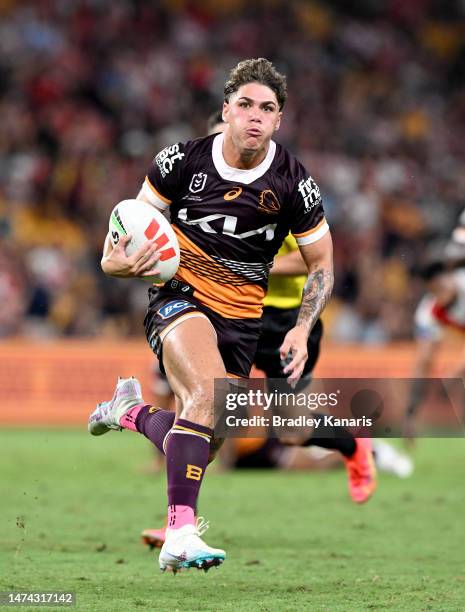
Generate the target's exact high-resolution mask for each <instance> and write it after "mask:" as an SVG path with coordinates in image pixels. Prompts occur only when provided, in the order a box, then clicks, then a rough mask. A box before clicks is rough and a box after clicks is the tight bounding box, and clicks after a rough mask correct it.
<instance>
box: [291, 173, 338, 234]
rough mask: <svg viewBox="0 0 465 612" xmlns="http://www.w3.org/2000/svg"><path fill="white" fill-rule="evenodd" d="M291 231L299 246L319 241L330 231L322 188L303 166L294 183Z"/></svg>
mask: <svg viewBox="0 0 465 612" xmlns="http://www.w3.org/2000/svg"><path fill="white" fill-rule="evenodd" d="M291 206H292V223H291V233H292V235H293V236H294V238H295V239H296V240H297V244H298V245H299V246H303V245H306V244H311V243H312V242H317V240H319V239H320V238H322V237H323V236H324V235H325V234H326V233H327V232H328V231H329V226H328V223H327V222H326V219H325V214H324V210H323V203H322V198H321V194H320V189H319V187H318V185H317V184H316V183H315V181H314V180H313V178H312V177H311V176H309V175H308V173H306V171H305V169H304V168H303V167H300V172H299V174H298V176H297V178H296V180H295V181H294V183H293V185H292V192H291Z"/></svg>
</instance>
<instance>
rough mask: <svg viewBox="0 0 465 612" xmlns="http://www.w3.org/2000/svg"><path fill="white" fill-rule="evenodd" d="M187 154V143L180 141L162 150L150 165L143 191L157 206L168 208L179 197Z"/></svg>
mask: <svg viewBox="0 0 465 612" xmlns="http://www.w3.org/2000/svg"><path fill="white" fill-rule="evenodd" d="M185 156H186V152H185V145H184V144H182V143H180V142H178V143H177V144H174V145H171V146H169V147H166V148H164V149H163V150H162V151H160V153H158V154H157V155H156V156H155V158H154V160H153V162H152V164H151V165H150V168H149V171H148V172H147V176H146V177H145V181H144V184H143V186H142V192H143V194H144V196H145V197H146V198H147V200H148V201H149V202H151V203H152V204H153V205H154V206H156V207H157V208H161V209H162V210H163V209H166V208H167V207H168V206H169V205H170V204H171V202H172V201H173V200H175V199H176V198H177V196H178V191H179V186H180V184H181V182H182V181H181V176H182V169H183V165H184V161H185Z"/></svg>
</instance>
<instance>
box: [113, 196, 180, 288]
mask: <svg viewBox="0 0 465 612" xmlns="http://www.w3.org/2000/svg"><path fill="white" fill-rule="evenodd" d="M108 229H109V232H110V239H111V242H112V244H113V246H116V245H117V244H118V242H119V239H120V238H121V236H124V235H126V234H130V235H131V236H132V238H131V241H130V242H129V243H128V244H127V246H126V255H128V257H130V256H131V255H132V254H133V253H135V252H136V251H137V250H138V249H140V247H141V246H142V245H143V244H145V243H146V242H147V241H148V240H152V239H155V242H156V243H157V245H158V250H159V251H160V259H159V260H158V262H157V263H156V264H155V266H154V267H155V268H157V269H158V270H160V274H159V275H158V276H144V277H141V278H142V279H143V280H145V281H148V282H150V283H164V282H166V281H169V280H170V279H171V278H173V276H174V275H175V274H176V272H177V269H178V267H179V243H178V239H177V237H176V234H175V233H174V230H173V228H172V227H171V224H170V223H169V221H168V220H167V219H166V218H165V217H164V216H163V215H162V213H161V212H159V211H158V210H157V209H156V208H154V207H153V206H151V205H150V204H148V203H147V202H142V201H141V200H123V201H122V202H120V203H119V204H117V205H116V206H115V207H114V209H113V210H112V212H111V215H110V222H109V224H108Z"/></svg>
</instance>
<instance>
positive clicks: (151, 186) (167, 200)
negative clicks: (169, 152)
mask: <svg viewBox="0 0 465 612" xmlns="http://www.w3.org/2000/svg"><path fill="white" fill-rule="evenodd" d="M145 182H146V183H147V185H148V186H149V187H150V189H151V190H152V191H153V193H154V194H155V195H156V196H157V198H160V200H161V201H162V202H164V203H165V204H171V200H169V199H168V198H165V196H164V195H161V193H160V192H159V191H158V190H157V189H156V188H155V187H154V186H153V185H152V183H151V182H150V179H149V177H148V176H146V177H145Z"/></svg>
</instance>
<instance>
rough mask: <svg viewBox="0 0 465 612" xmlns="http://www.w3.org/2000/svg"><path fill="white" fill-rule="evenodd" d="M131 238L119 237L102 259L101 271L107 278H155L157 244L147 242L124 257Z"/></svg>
mask: <svg viewBox="0 0 465 612" xmlns="http://www.w3.org/2000/svg"><path fill="white" fill-rule="evenodd" d="M131 238H132V236H131V235H130V234H128V235H127V236H121V238H120V239H119V241H118V244H117V245H116V246H114V247H113V249H112V250H111V251H110V252H109V253H108V255H106V256H104V257H103V258H102V270H103V271H104V272H105V274H108V275H109V276H117V277H119V278H137V277H139V278H140V277H144V276H157V275H158V274H159V273H160V270H158V269H157V268H156V267H155V265H156V263H157V261H158V260H159V259H160V252H159V251H157V244H156V243H155V241H153V240H149V241H147V242H146V243H145V244H144V245H142V246H141V247H140V249H138V250H137V251H136V252H135V253H133V254H132V255H131V256H129V257H128V256H127V255H126V246H127V244H128V243H129V242H130V240H131Z"/></svg>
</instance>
